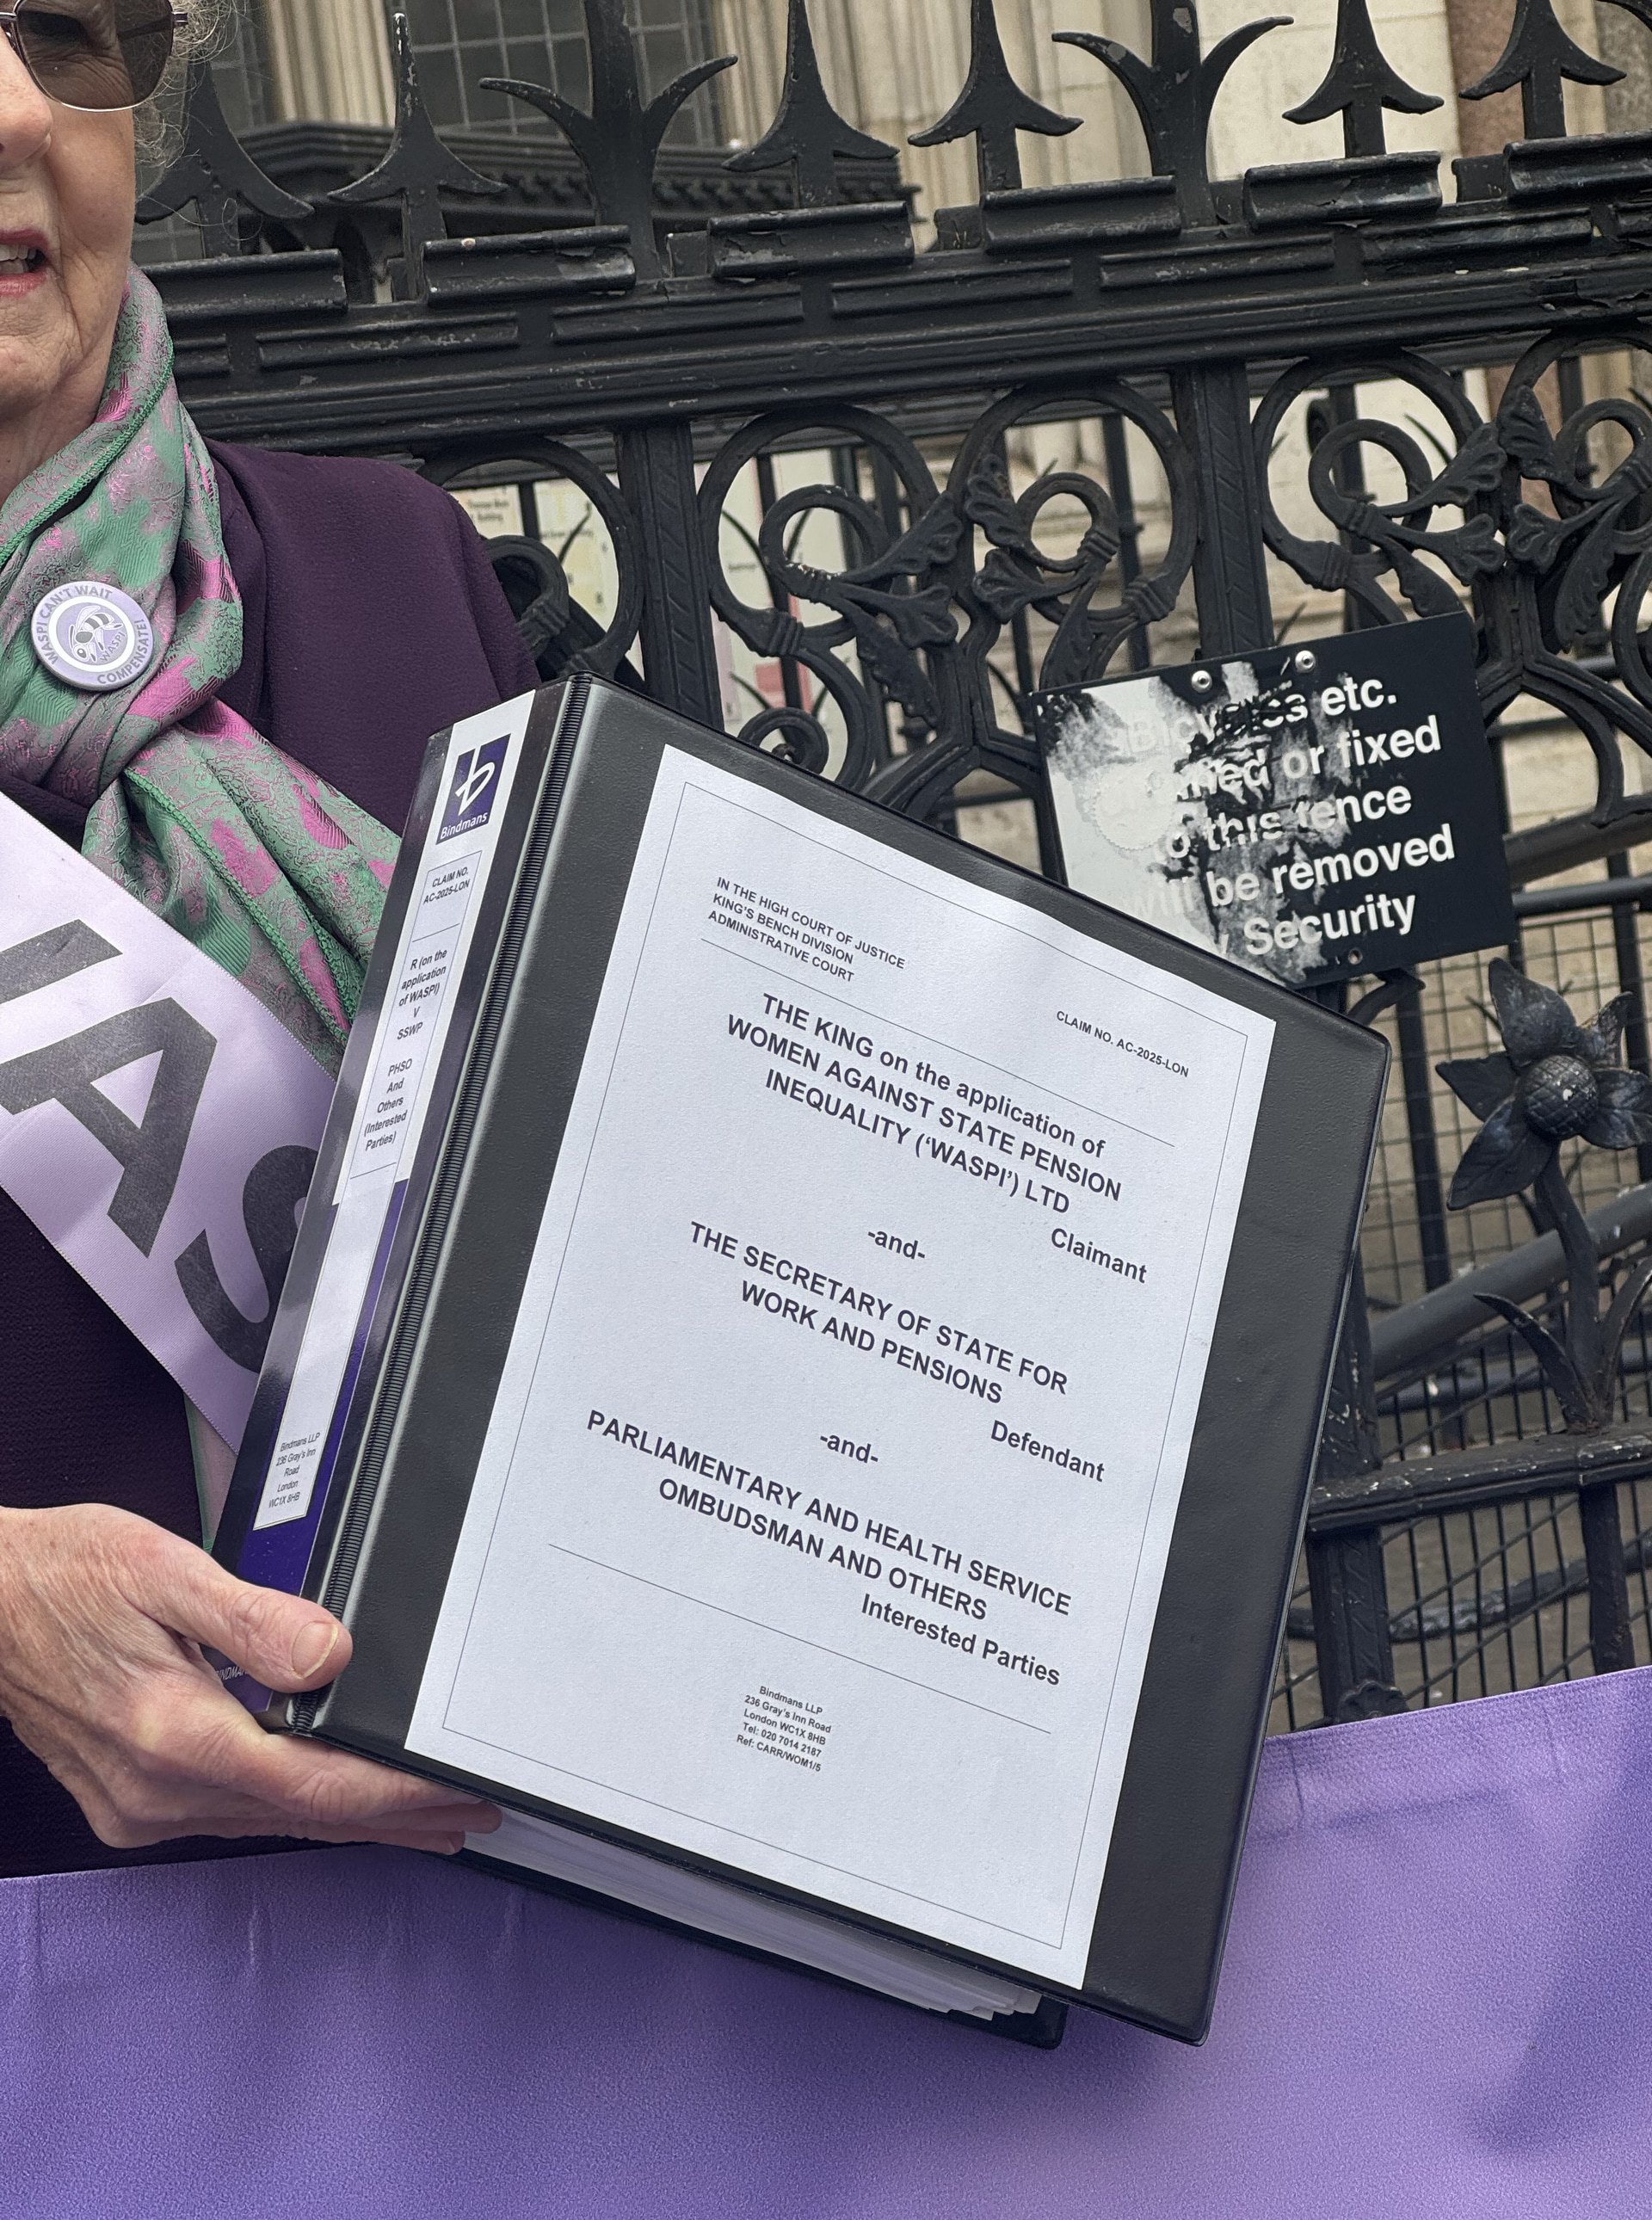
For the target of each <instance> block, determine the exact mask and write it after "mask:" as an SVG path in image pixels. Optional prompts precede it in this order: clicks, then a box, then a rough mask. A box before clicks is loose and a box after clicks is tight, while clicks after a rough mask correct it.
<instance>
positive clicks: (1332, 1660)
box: [1307, 1257, 1406, 1721]
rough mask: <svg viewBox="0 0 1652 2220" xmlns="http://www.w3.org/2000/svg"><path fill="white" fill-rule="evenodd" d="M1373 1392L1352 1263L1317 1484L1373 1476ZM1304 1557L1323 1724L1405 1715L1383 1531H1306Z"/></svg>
mask: <svg viewBox="0 0 1652 2220" xmlns="http://www.w3.org/2000/svg"><path fill="white" fill-rule="evenodd" d="M1375 1386H1376V1383H1375V1379H1374V1377H1373V1373H1372V1361H1371V1329H1370V1324H1369V1320H1368V1317H1367V1314H1366V1307H1365V1275H1364V1272H1363V1271H1362V1269H1361V1267H1360V1263H1359V1259H1358V1257H1356V1258H1355V1261H1354V1267H1353V1269H1352V1270H1351V1271H1350V1274H1349V1278H1348V1306H1347V1311H1346V1313H1345V1315H1344V1318H1343V1331H1342V1339H1341V1342H1340V1344H1339V1345H1338V1348H1337V1369H1336V1370H1335V1372H1334V1373H1333V1374H1332V1375H1331V1401H1330V1404H1329V1406H1328V1407H1327V1409H1326V1412H1325V1435H1324V1437H1323V1439H1322V1440H1321V1442H1320V1445H1319V1473H1320V1476H1321V1478H1323V1479H1325V1480H1341V1479H1344V1478H1348V1477H1351V1476H1352V1475H1356V1474H1358V1473H1362V1472H1370V1471H1372V1470H1374V1469H1375V1467H1376V1465H1377V1464H1378V1463H1380V1462H1381V1451H1380V1446H1379V1444H1378V1440H1377V1425H1376V1396H1375ZM1307 1559H1308V1587H1309V1593H1310V1595H1311V1597H1312V1605H1313V1642H1314V1649H1315V1651H1316V1653H1317V1656H1318V1665H1319V1693H1320V1700H1321V1702H1322V1703H1323V1705H1324V1707H1325V1718H1327V1719H1328V1720H1331V1721H1337V1720H1343V1719H1362V1718H1373V1717H1375V1716H1377V1715H1379V1714H1381V1713H1382V1712H1402V1711H1404V1709H1405V1708H1406V1704H1405V1699H1404V1697H1402V1696H1401V1694H1400V1690H1399V1688H1398V1687H1396V1686H1395V1683H1394V1677H1393V1645H1392V1643H1391V1642H1390V1640H1389V1635H1388V1581H1387V1573H1386V1571H1385V1569H1384V1567H1383V1562H1382V1537H1381V1533H1379V1532H1376V1531H1372V1532H1369V1533H1364V1534H1335V1535H1329V1536H1325V1537H1323V1538H1317V1537H1315V1536H1314V1534H1313V1532H1312V1527H1310V1530H1309V1534H1308V1545H1307Z"/></svg>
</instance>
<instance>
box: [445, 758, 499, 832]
mask: <svg viewBox="0 0 1652 2220" xmlns="http://www.w3.org/2000/svg"><path fill="white" fill-rule="evenodd" d="M509 745H510V742H509V741H508V740H485V741H483V745H481V746H480V747H479V748H470V749H467V750H466V751H465V753H464V755H462V756H461V757H460V758H459V759H458V763H457V764H455V765H454V767H453V783H452V786H451V787H450V788H449V789H448V795H447V808H446V813H445V814H444V815H443V818H442V828H441V831H440V832H439V833H438V834H437V835H436V838H437V839H438V840H451V839H453V838H454V836H455V835H456V834H458V833H460V832H475V831H476V829H477V826H478V825H485V824H486V823H487V821H488V820H489V817H491V816H492V814H493V805H494V802H495V800H496V797H497V795H498V793H499V781H500V776H501V775H502V772H503V770H504V768H505V750H506V749H507V748H508V746H509Z"/></svg>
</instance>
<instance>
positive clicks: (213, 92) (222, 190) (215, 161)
mask: <svg viewBox="0 0 1652 2220" xmlns="http://www.w3.org/2000/svg"><path fill="white" fill-rule="evenodd" d="M191 202H193V203H195V208H196V214H197V215H199V217H200V220H201V243H202V246H203V250H204V251H205V253H208V254H239V253H240V246H241V239H240V210H241V207H242V204H243V203H245V205H246V207H247V208H249V209H252V211H253V213H254V214H255V215H263V216H268V217H270V218H271V220H272V221H276V222H279V223H297V222H299V221H302V218H303V217H305V216H307V215H311V214H313V213H314V210H313V208H312V204H311V203H309V201H301V200H297V199H295V197H294V196H293V195H292V194H291V193H290V192H286V191H284V190H283V189H282V188H281V186H279V185H278V184H277V183H276V181H275V179H274V178H270V177H266V176H265V173H264V171H262V170H260V169H259V165H258V164H257V163H256V162H255V161H254V160H253V159H252V156H251V155H250V154H249V153H247V151H246V147H243V146H242V144H241V142H240V140H239V139H238V138H237V137H236V136H235V134H234V131H232V130H231V128H230V127H229V120H228V117H227V116H226V115H225V114H224V110H223V103H222V102H221V100H220V99H219V97H218V85H217V80H216V78H215V77H214V76H213V73H212V66H211V64H210V63H209V62H208V61H207V60H206V59H205V58H204V56H202V55H198V54H197V55H196V58H195V59H194V60H193V61H192V62H191V63H190V70H189V76H188V78H187V79H186V80H185V86H184V145H183V148H182V150H181V152H180V153H179V154H178V159H177V160H176V161H175V162H174V163H173V164H172V165H171V168H170V169H169V170H168V171H166V174H165V177H163V178H161V179H160V180H159V183H158V184H156V185H155V186H154V187H153V190H150V191H149V192H146V194H145V195H144V196H143V198H142V199H141V200H140V202H139V203H138V208H137V217H138V221H139V222H140V223H158V222H159V221H160V219H161V218H162V217H163V216H168V215H180V214H181V213H182V212H183V210H184V209H186V208H188V207H189V205H190V203H191Z"/></svg>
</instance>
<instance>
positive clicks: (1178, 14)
mask: <svg viewBox="0 0 1652 2220" xmlns="http://www.w3.org/2000/svg"><path fill="white" fill-rule="evenodd" d="M1151 7H1152V15H1151V23H1152V53H1151V59H1150V60H1148V61H1144V60H1143V59H1142V57H1141V56H1140V55H1139V54H1138V53H1132V52H1131V49H1130V48H1129V47H1124V46H1120V45H1119V41H1117V40H1116V39H1103V38H1098V37H1097V36H1096V35H1095V34H1094V32H1090V31H1057V33H1056V34H1055V38H1056V43H1057V45H1058V46H1064V47H1081V48H1082V50H1083V52H1084V53H1087V54H1094V57H1095V59H1096V60H1097V61H1099V62H1100V64H1101V65H1102V66H1103V67H1104V68H1106V69H1109V70H1111V71H1112V72H1113V75H1114V77H1116V78H1118V80H1119V84H1122V85H1123V87H1124V89H1125V91H1126V92H1127V93H1128V94H1129V96H1130V101H1131V106H1132V107H1133V108H1134V109H1135V110H1136V113H1137V115H1138V116H1139V117H1140V119H1141V126H1142V129H1143V130H1144V132H1145V133H1146V134H1147V151H1148V157H1149V159H1150V163H1151V165H1152V170H1153V174H1154V176H1155V177H1161V178H1175V182H1176V198H1177V201H1178V203H1179V204H1180V206H1181V215H1182V220H1183V221H1184V222H1186V223H1188V224H1201V223H1205V224H1208V223H1213V222H1214V221H1216V202H1215V196H1213V193H1212V191H1211V183H1210V119H1211V111H1212V110H1213V109H1214V107H1215V105H1216V96H1217V94H1218V93H1219V91H1220V90H1221V89H1222V80H1223V78H1225V76H1226V75H1227V73H1228V72H1229V71H1230V70H1231V68H1232V66H1233V65H1234V63H1235V62H1237V60H1238V59H1239V56H1240V55H1241V54H1242V53H1244V51H1245V49H1246V48H1247V47H1251V46H1254V45H1255V44H1256V41H1257V40H1258V39H1260V38H1262V36H1264V34H1266V33H1268V32H1269V31H1273V30H1277V29H1278V28H1280V27H1281V25H1283V24H1286V23H1288V22H1290V21H1291V20H1292V19H1291V18H1290V16H1261V17H1259V18H1258V19H1257V20H1256V22H1252V23H1241V24H1240V25H1239V27H1238V28H1237V30H1235V31H1230V32H1229V33H1228V34H1227V36H1226V37H1225V38H1223V39H1219V40H1218V41H1216V44H1215V45H1214V46H1213V47H1212V48H1211V50H1210V52H1209V53H1207V54H1206V53H1200V39H1199V15H1198V10H1197V9H1196V8H1195V7H1194V0H1151Z"/></svg>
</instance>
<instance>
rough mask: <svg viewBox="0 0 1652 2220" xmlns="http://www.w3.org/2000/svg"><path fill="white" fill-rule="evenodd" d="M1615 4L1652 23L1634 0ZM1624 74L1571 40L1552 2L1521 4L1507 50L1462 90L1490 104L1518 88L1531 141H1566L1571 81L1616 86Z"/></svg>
mask: <svg viewBox="0 0 1652 2220" xmlns="http://www.w3.org/2000/svg"><path fill="white" fill-rule="evenodd" d="M1617 4H1618V6H1620V7H1622V6H1625V5H1628V6H1629V9H1630V14H1631V15H1634V16H1639V17H1640V18H1641V20H1642V22H1648V21H1649V19H1652V11H1649V10H1648V9H1646V8H1644V7H1642V6H1639V5H1634V4H1630V0H1617ZM1623 74H1624V72H1622V70H1620V69H1613V67H1612V66H1611V63H1610V62H1603V61H1598V60H1597V59H1595V57H1594V55H1593V54H1590V53H1585V52H1584V50H1583V48H1582V47H1580V46H1579V45H1578V44H1577V42H1576V41H1575V40H1574V39H1573V38H1572V37H1570V36H1569V35H1568V33H1567V32H1566V30H1565V29H1564V28H1562V24H1561V20H1560V18H1559V16H1556V15H1555V9H1554V6H1553V0H1517V4H1516V7H1515V10H1514V22H1513V25H1512V28H1511V29H1510V32H1509V42H1508V44H1507V46H1506V47H1504V49H1503V51H1502V53H1501V54H1499V57H1498V59H1497V60H1496V61H1495V62H1493V65H1492V66H1491V68H1490V69H1489V70H1487V72H1486V74H1485V76H1484V77H1483V78H1480V80H1479V81H1478V83H1476V84H1467V85H1464V87H1463V89H1462V97H1463V99H1464V100H1487V99H1489V98H1490V97H1491V96H1492V94H1493V93H1494V92H1507V91H1509V90H1511V89H1512V87H1513V86H1515V85H1517V84H1518V86H1519V88H1520V103H1521V108H1522V110H1523V112H1524V118H1525V130H1526V136H1527V138H1528V139H1563V138H1565V136H1566V86H1567V84H1568V81H1569V82H1570V83H1571V84H1618V82H1619V81H1620V80H1621V78H1622V77H1623Z"/></svg>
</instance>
